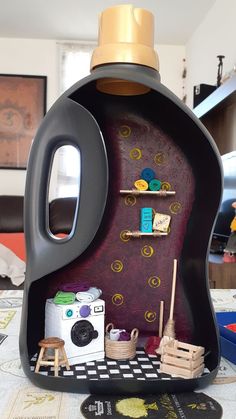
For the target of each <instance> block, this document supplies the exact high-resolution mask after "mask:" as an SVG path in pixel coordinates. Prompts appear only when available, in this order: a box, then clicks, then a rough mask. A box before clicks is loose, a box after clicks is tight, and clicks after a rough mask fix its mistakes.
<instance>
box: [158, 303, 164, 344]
mask: <svg viewBox="0 0 236 419" xmlns="http://www.w3.org/2000/svg"><path fill="white" fill-rule="evenodd" d="M163 316H164V301H163V300H162V301H160V314H159V337H160V338H162V333H163Z"/></svg>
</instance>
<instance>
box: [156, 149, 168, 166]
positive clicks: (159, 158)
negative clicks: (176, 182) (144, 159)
mask: <svg viewBox="0 0 236 419" xmlns="http://www.w3.org/2000/svg"><path fill="white" fill-rule="evenodd" d="M154 162H155V163H156V164H157V165H158V166H161V165H162V164H166V162H167V157H166V155H165V154H164V153H162V152H160V153H157V154H156V155H155V156H154Z"/></svg>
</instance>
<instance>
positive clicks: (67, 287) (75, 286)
mask: <svg viewBox="0 0 236 419" xmlns="http://www.w3.org/2000/svg"><path fill="white" fill-rule="evenodd" d="M89 288H90V285H88V284H87V283H86V282H68V283H66V284H62V285H60V290H61V291H65V292H75V293H77V292H81V291H88V290H89Z"/></svg>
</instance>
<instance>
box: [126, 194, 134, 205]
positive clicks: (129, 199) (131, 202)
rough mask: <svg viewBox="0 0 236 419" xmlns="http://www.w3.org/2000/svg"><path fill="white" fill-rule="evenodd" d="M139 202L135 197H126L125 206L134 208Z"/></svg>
mask: <svg viewBox="0 0 236 419" xmlns="http://www.w3.org/2000/svg"><path fill="white" fill-rule="evenodd" d="M136 202H137V200H136V197H135V196H134V195H126V197H125V205H127V207H133V206H134V205H135V204H136Z"/></svg>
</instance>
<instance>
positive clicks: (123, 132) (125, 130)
mask: <svg viewBox="0 0 236 419" xmlns="http://www.w3.org/2000/svg"><path fill="white" fill-rule="evenodd" d="M130 134H131V128H130V127H129V126H128V125H121V127H120V129H119V133H118V136H119V137H120V138H129V137H130Z"/></svg>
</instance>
